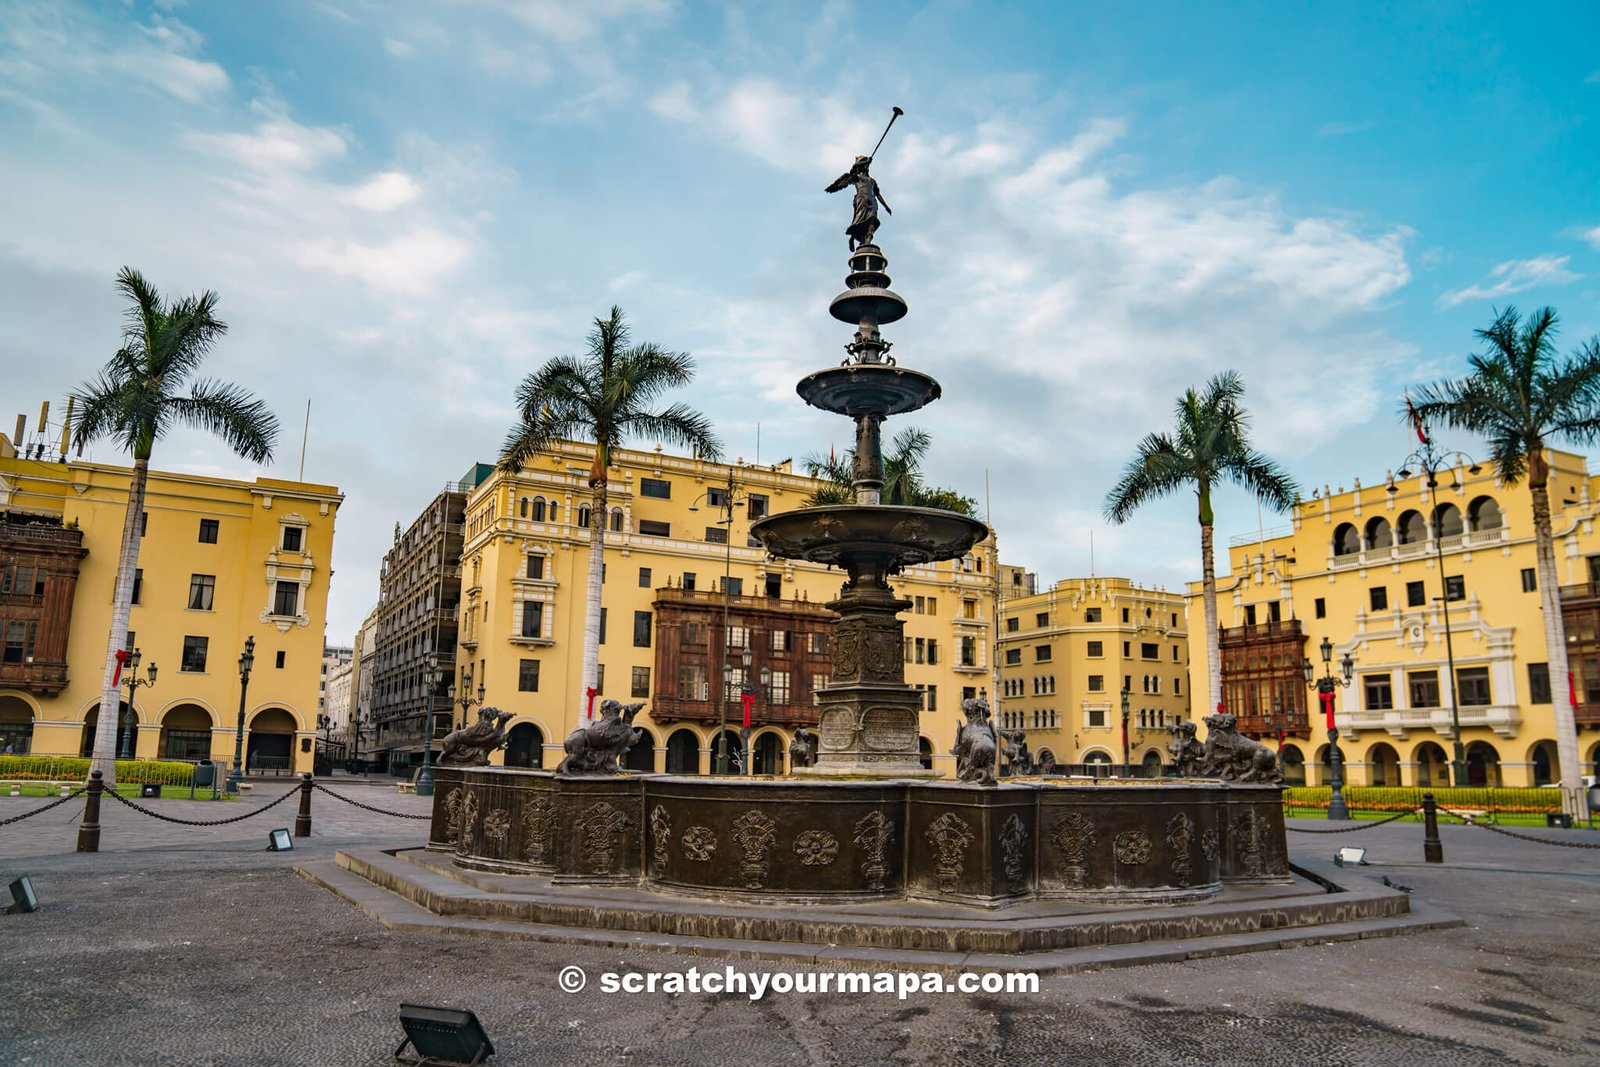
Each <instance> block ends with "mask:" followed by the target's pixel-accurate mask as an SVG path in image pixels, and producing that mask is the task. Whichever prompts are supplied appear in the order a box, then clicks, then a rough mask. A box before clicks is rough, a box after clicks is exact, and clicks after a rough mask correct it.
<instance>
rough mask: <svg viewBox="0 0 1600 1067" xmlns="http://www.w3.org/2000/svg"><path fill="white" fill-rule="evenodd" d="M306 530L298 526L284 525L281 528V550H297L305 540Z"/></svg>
mask: <svg viewBox="0 0 1600 1067" xmlns="http://www.w3.org/2000/svg"><path fill="white" fill-rule="evenodd" d="M305 538H306V532H305V530H304V529H303V528H302V527H299V526H285V527H284V528H283V550H284V551H285V552H298V551H300V546H301V545H302V544H303V543H304V542H305Z"/></svg>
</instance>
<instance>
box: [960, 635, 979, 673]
mask: <svg viewBox="0 0 1600 1067" xmlns="http://www.w3.org/2000/svg"><path fill="white" fill-rule="evenodd" d="M961 665H962V666H963V667H976V666H977V665H978V639H977V638H976V637H963V638H962V639H961Z"/></svg>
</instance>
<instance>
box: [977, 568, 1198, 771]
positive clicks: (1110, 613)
mask: <svg viewBox="0 0 1600 1067" xmlns="http://www.w3.org/2000/svg"><path fill="white" fill-rule="evenodd" d="M1001 574H1002V580H1001V588H1002V590H1013V589H1031V588H1032V587H1033V584H1034V583H1033V582H1032V575H1025V574H1024V573H1023V572H1021V571H1020V570H1018V569H1017V568H1013V567H1003V568H1002V570H1001ZM1000 618H1001V620H1002V622H1001V631H1000V656H1001V664H1000V694H999V700H998V701H997V702H996V703H997V707H998V714H997V721H998V723H999V725H1000V728H1001V729H1003V730H1022V731H1024V732H1025V733H1026V734H1027V739H1028V749H1029V751H1030V752H1031V753H1032V754H1033V756H1034V758H1035V760H1038V759H1039V758H1041V757H1042V756H1043V755H1044V754H1045V753H1046V752H1048V753H1049V754H1050V756H1052V757H1053V758H1054V760H1055V762H1056V763H1057V764H1101V765H1106V764H1121V763H1123V762H1124V736H1123V729H1124V724H1123V708H1124V703H1123V698H1124V695H1126V698H1127V703H1126V708H1127V724H1126V728H1127V736H1126V742H1127V743H1126V761H1127V762H1129V763H1133V764H1142V765H1143V766H1145V767H1146V768H1147V769H1149V770H1152V771H1153V770H1154V769H1155V768H1156V767H1158V766H1159V765H1160V764H1163V763H1167V762H1170V757H1169V756H1168V755H1167V752H1166V743H1167V742H1168V741H1169V740H1171V737H1172V735H1171V733H1170V732H1169V731H1168V729H1167V728H1168V727H1169V726H1170V725H1171V724H1173V723H1175V722H1179V721H1181V720H1183V719H1187V718H1188V717H1189V641H1188V633H1187V630H1186V629H1185V626H1184V620H1185V614H1184V601H1183V597H1182V596H1181V595H1179V594H1176V593H1168V592H1165V591H1163V590H1160V589H1149V588H1145V587H1142V586H1140V585H1137V584H1136V583H1134V582H1133V581H1131V580H1130V579H1127V578H1067V579H1064V580H1062V581H1059V582H1057V583H1056V584H1055V585H1053V586H1052V587H1050V588H1049V589H1047V590H1045V591H1044V592H1042V593H1032V594H1031V595H1022V596H1013V597H1007V598H1006V599H1004V600H1002V601H1001V606H1000Z"/></svg>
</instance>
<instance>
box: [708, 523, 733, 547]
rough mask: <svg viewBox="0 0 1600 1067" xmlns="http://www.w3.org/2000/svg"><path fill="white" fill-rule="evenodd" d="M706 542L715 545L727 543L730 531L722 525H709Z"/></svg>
mask: <svg viewBox="0 0 1600 1067" xmlns="http://www.w3.org/2000/svg"><path fill="white" fill-rule="evenodd" d="M706 542H707V543H708V544H713V545H725V544H727V543H728V531H727V530H725V529H723V528H722V527H721V526H707V527H706Z"/></svg>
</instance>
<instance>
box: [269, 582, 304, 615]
mask: <svg viewBox="0 0 1600 1067" xmlns="http://www.w3.org/2000/svg"><path fill="white" fill-rule="evenodd" d="M272 613H273V614H274V615H288V616H294V615H298V614H300V583H299V582H279V583H278V587H277V595H276V596H274V597H273V603H272Z"/></svg>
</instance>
